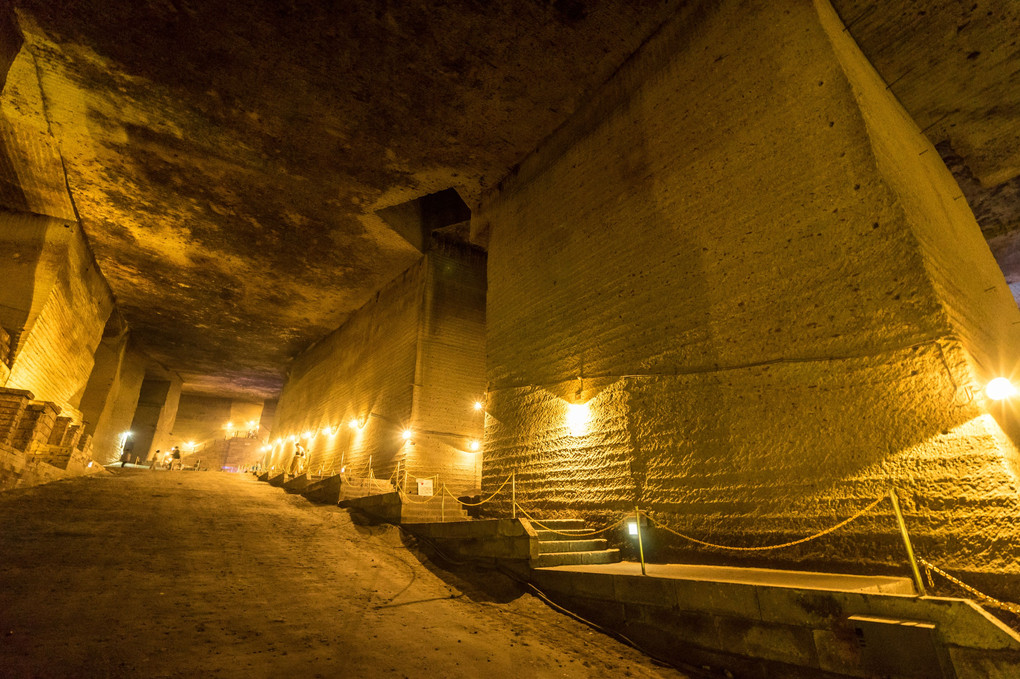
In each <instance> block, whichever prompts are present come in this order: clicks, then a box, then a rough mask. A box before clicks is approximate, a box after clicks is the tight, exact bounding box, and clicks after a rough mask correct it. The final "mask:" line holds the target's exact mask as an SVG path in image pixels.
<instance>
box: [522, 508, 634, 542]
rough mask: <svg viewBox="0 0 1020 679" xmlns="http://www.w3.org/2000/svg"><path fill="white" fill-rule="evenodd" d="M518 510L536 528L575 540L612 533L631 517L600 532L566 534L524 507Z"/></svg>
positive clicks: (601, 529)
mask: <svg viewBox="0 0 1020 679" xmlns="http://www.w3.org/2000/svg"><path fill="white" fill-rule="evenodd" d="M517 509H519V510H521V514H524V516H526V517H527V518H528V520H529V521H531V523H533V524H535V525H536V526H538V527H539V528H541V529H542V530H547V531H549V532H550V533H555V534H556V535H563V536H565V537H573V538H586V537H590V536H592V535H598V534H599V533H605V532H606V531H610V530H613V529H614V528H617V527H619V526H622V525H623V524H624V523H625V522H626V521H627V519H628V518H629V517H626V516H625V517H624V518H622V519H620V520H619V521H617V522H616V523H613V524H610V525H608V526H604V527H602V528H599V529H598V530H592V531H585V532H583V533H565V532H563V531H558V530H556V529H555V528H549V526H546V525H545V524H543V523H541V522H540V521H538V520H537V519H535V518H534V517H533V516H532V515H531V514H528V512H527V511H526V510H525V509H524V507H522V506H520V505H517Z"/></svg>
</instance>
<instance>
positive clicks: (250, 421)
mask: <svg viewBox="0 0 1020 679" xmlns="http://www.w3.org/2000/svg"><path fill="white" fill-rule="evenodd" d="M257 426H259V423H258V422H256V421H255V420H249V421H248V428H249V429H254V428H255V427H257Z"/></svg>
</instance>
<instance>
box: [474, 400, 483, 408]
mask: <svg viewBox="0 0 1020 679" xmlns="http://www.w3.org/2000/svg"><path fill="white" fill-rule="evenodd" d="M484 407H485V405H484V404H483V403H482V402H481V401H475V410H481V409H482V408H484Z"/></svg>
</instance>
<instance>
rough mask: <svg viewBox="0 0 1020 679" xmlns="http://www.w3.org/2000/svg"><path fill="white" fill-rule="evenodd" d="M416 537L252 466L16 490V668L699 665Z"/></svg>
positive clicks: (2, 631)
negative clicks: (453, 563)
mask: <svg viewBox="0 0 1020 679" xmlns="http://www.w3.org/2000/svg"><path fill="white" fill-rule="evenodd" d="M405 542H407V540H406V539H404V538H402V536H401V533H400V532H399V530H398V529H397V528H395V527H393V526H386V525H375V526H373V525H358V523H356V522H355V521H352V518H351V516H350V515H349V514H348V513H347V511H345V510H342V509H339V508H337V507H323V506H317V505H312V504H309V503H308V502H307V501H306V500H305V499H304V498H302V497H301V496H295V495H287V494H285V493H284V492H283V491H282V490H280V489H278V488H273V487H270V486H269V485H268V484H265V483H258V482H256V481H254V480H251V479H250V477H246V476H242V475H236V474H226V473H217V472H166V471H158V472H150V471H143V470H124V471H122V470H116V471H115V473H114V474H112V475H106V476H102V477H98V478H79V479H74V480H70V481H60V482H56V483H51V484H48V485H45V486H39V487H36V488H30V489H25V490H14V491H9V492H6V493H3V494H0V676H3V677H37V676H38V677H54V676H70V677H126V676H130V677H197V676H216V677H246V678H250V677H284V676H285V677H293V678H300V677H377V676H383V677H386V676H394V677H472V678H478V677H485V676H488V677H596V676H598V677H622V676H627V677H683V676H684V675H683V674H681V673H679V672H677V671H675V670H672V669H668V668H664V667H660V666H657V665H656V664H654V663H653V662H652V661H651V660H650V659H649V658H647V657H646V656H644V655H642V654H640V653H638V652H637V651H634V650H632V649H630V648H628V647H627V646H624V645H622V644H620V643H618V642H616V641H614V640H613V639H611V638H609V637H607V636H604V635H602V634H599V633H597V632H593V631H592V630H591V629H589V628H588V627H586V626H585V625H583V624H581V623H578V622H576V621H574V620H572V619H570V618H568V617H566V616H564V615H561V614H559V613H557V612H555V611H553V610H551V609H549V608H548V607H546V606H545V605H544V604H543V603H542V602H541V601H539V600H538V599H536V598H535V597H533V596H531V595H530V594H523V593H522V591H521V590H520V589H519V588H518V586H517V585H516V584H514V583H513V582H512V581H510V580H507V579H505V578H503V577H502V576H498V575H496V574H493V573H482V574H477V573H476V574H474V575H472V573H471V572H466V571H465V572H461V573H460V574H459V575H454V574H452V573H450V572H448V571H445V570H443V569H440V568H437V567H436V566H435V565H433V564H432V563H431V562H429V561H428V559H427V558H425V557H424V556H423V555H421V554H420V553H419V552H417V551H416V550H414V549H409V548H408V545H405ZM411 546H412V547H413V545H411ZM479 583H482V584H479Z"/></svg>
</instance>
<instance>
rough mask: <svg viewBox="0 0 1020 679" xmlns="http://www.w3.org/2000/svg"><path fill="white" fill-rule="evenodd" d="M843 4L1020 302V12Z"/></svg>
mask: <svg viewBox="0 0 1020 679" xmlns="http://www.w3.org/2000/svg"><path fill="white" fill-rule="evenodd" d="M833 4H834V5H835V7H836V9H837V10H838V11H839V13H840V16H841V17H842V18H843V22H844V23H845V24H846V25H847V28H848V30H849V31H850V33H851V34H852V35H853V36H854V38H855V39H856V40H857V44H858V45H860V47H861V51H863V52H864V54H865V55H866V56H867V57H868V59H869V60H870V61H871V63H872V64H873V65H874V66H875V68H876V70H878V72H879V73H880V74H881V75H882V77H883V78H884V79H885V81H886V82H887V83H888V84H889V89H890V90H891V91H892V92H893V93H894V94H895V95H896V97H897V98H898V99H899V100H900V102H901V103H902V104H903V106H904V108H906V109H907V111H909V112H910V114H911V115H912V116H913V117H914V120H915V121H917V124H918V126H919V127H920V128H921V129H922V130H923V131H924V133H925V134H926V135H927V136H928V138H929V139H930V140H931V141H932V143H934V144H935V147H936V149H937V150H938V151H939V154H940V155H941V156H942V159H943V160H944V161H946V165H947V166H948V167H949V169H950V170H951V171H952V172H953V174H954V175H955V177H956V180H957V182H959V184H960V188H961V190H962V193H963V195H964V196H965V197H966V199H967V202H968V203H969V204H970V206H971V208H972V209H973V210H974V216H975V217H976V218H977V220H978V223H979V224H980V225H981V230H982V232H984V234H985V237H986V238H987V239H988V243H989V246H990V247H991V249H992V254H994V255H995V258H996V260H997V261H998V262H999V266H1000V267H1001V268H1002V270H1003V273H1004V274H1005V276H1006V281H1007V282H1008V283H1010V287H1011V288H1012V289H1013V294H1014V297H1016V298H1017V300H1018V301H1020V2H1016V0H926V1H913V2H907V1H906V0H898V1H896V2H877V1H876V0H834V2H833Z"/></svg>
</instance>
